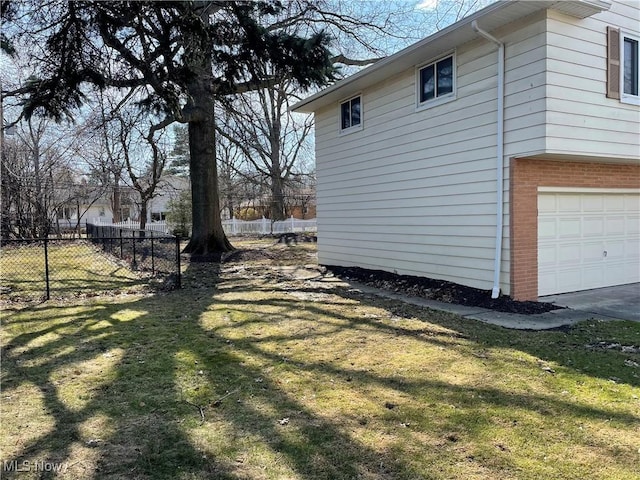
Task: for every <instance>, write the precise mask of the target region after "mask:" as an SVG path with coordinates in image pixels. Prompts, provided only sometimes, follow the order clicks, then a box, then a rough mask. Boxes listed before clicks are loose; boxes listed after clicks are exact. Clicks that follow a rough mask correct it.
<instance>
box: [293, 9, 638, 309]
mask: <svg viewBox="0 0 640 480" xmlns="http://www.w3.org/2000/svg"><path fill="white" fill-rule="evenodd" d="M639 28H640V3H639V2H637V1H636V0H630V1H617V0H616V1H613V0H611V1H609V0H565V1H533V0H514V1H501V2H496V3H494V4H492V5H490V6H488V7H487V8H485V9H483V10H481V11H478V12H477V13H475V14H473V15H471V16H469V17H467V18H464V19H462V20H460V21H459V22H457V23H455V24H453V25H451V26H450V27H448V28H446V29H444V30H441V31H439V32H437V33H435V34H434V35H431V36H430V37H428V38H425V39H424V40H422V41H420V42H418V43H416V44H414V45H412V46H410V47H408V48H406V49H404V50H402V51H400V52H398V53H397V54H395V55H393V56H390V57H388V58H386V59H384V60H381V61H379V62H377V63H375V64H374V65H372V66H370V67H368V68H366V69H364V70H362V71H360V72H358V73H357V74H355V75H353V76H351V77H349V78H347V79H345V80H342V81H340V82H338V83H336V84H334V85H332V86H330V87H328V88H326V89H324V90H322V91H320V92H319V93H317V94H315V95H313V96H311V97H309V98H307V99H305V100H303V101H301V102H299V103H298V104H296V105H295V106H294V110H295V111H299V112H314V113H315V118H316V141H315V143H316V162H317V181H318V187H317V210H318V214H317V217H318V257H319V261H320V263H322V264H324V265H336V266H359V267H363V268H369V269H380V270H386V271H392V272H397V273H399V274H408V275H418V276H426V277H431V278H438V279H444V280H449V281H453V282H456V283H460V284H464V285H469V286H472V287H476V288H481V289H487V290H492V294H493V295H494V296H497V295H498V293H499V292H502V293H504V294H509V295H511V296H512V297H514V298H516V299H522V300H524V299H536V298H537V297H538V296H541V295H546V294H553V293H560V292H568V291H576V290H583V289H591V288H597V287H603V286H609V285H617V284H625V283H634V282H639V281H640V133H639V132H640V97H639V95H638V93H639V85H638V49H639V48H638V43H639V41H640V31H639Z"/></svg>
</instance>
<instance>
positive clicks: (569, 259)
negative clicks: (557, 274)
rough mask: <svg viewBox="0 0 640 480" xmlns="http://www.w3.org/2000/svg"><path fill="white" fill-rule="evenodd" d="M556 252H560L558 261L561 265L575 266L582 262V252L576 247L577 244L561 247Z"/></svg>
mask: <svg viewBox="0 0 640 480" xmlns="http://www.w3.org/2000/svg"><path fill="white" fill-rule="evenodd" d="M556 250H557V251H558V255H557V257H556V261H557V262H558V263H559V264H567V263H568V264H570V265H574V264H575V263H576V262H577V261H579V260H580V251H579V249H577V248H576V247H575V244H569V245H560V246H559V247H558V248H557V249H556Z"/></svg>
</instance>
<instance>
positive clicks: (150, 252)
mask: <svg viewBox="0 0 640 480" xmlns="http://www.w3.org/2000/svg"><path fill="white" fill-rule="evenodd" d="M88 233H89V232H88ZM104 233H108V232H101V231H95V230H93V231H92V232H91V234H90V235H89V238H87V239H75V240H73V239H63V240H50V239H34V240H3V241H2V244H1V246H0V299H1V300H4V301H10V302H30V301H39V300H49V299H50V298H56V299H67V298H73V297H79V296H96V295H102V294H107V295H108V294H115V293H122V292H136V291H142V290H144V289H147V288H148V287H149V286H153V287H154V288H156V287H157V288H163V289H173V288H179V287H180V246H179V240H178V239H177V238H175V237H170V236H162V237H158V236H157V235H154V236H150V235H140V232H133V233H132V232H131V231H127V232H124V234H123V235H122V236H118V237H113V236H105V235H101V234H104ZM135 233H137V234H138V235H135Z"/></svg>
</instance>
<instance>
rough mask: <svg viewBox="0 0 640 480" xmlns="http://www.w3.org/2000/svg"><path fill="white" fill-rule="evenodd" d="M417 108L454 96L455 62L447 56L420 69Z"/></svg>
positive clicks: (452, 57) (451, 57)
mask: <svg viewBox="0 0 640 480" xmlns="http://www.w3.org/2000/svg"><path fill="white" fill-rule="evenodd" d="M417 77H418V78H417V83H418V106H422V105H425V104H428V103H430V102H433V101H435V100H437V99H441V98H445V97H450V98H453V96H454V94H455V81H456V80H455V61H454V56H453V55H449V56H447V57H444V58H441V59H440V60H437V61H435V62H433V63H430V64H428V65H425V66H423V67H420V68H419V69H418V76H417Z"/></svg>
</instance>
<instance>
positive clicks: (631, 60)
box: [620, 33, 640, 100]
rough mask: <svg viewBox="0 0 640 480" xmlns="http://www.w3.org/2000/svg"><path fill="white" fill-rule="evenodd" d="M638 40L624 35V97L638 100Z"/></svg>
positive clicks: (622, 54) (622, 53)
mask: <svg viewBox="0 0 640 480" xmlns="http://www.w3.org/2000/svg"><path fill="white" fill-rule="evenodd" d="M638 40H639V39H638V38H637V37H633V36H631V35H626V34H624V33H623V34H622V52H620V53H621V56H622V97H623V100H624V99H625V98H629V99H633V98H635V99H636V100H638V99H639V98H640V97H639V96H638Z"/></svg>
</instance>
